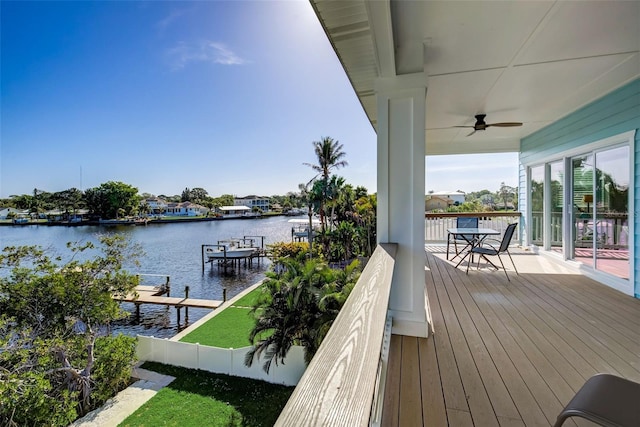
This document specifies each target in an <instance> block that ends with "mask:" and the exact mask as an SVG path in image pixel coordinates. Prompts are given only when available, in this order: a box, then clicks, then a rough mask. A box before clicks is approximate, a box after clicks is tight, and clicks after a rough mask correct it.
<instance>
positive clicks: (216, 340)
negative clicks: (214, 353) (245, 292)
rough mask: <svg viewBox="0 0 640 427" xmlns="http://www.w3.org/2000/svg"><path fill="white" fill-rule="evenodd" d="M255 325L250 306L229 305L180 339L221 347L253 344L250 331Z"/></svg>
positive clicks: (239, 346) (238, 346)
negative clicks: (250, 339)
mask: <svg viewBox="0 0 640 427" xmlns="http://www.w3.org/2000/svg"><path fill="white" fill-rule="evenodd" d="M254 325H255V319H254V318H253V315H251V314H250V313H249V309H248V308H237V307H227V308H225V309H224V310H223V311H222V312H220V314H218V315H217V316H215V317H213V318H211V319H210V320H209V321H208V322H206V323H204V324H203V325H202V326H200V327H199V328H197V329H196V330H194V331H193V332H191V333H189V334H187V335H185V336H184V337H182V339H181V340H180V341H182V342H190V343H196V342H197V343H200V344H202V345H209V346H212V347H221V348H241V347H247V346H249V345H251V343H250V342H249V332H250V331H251V329H252V328H253V326H254Z"/></svg>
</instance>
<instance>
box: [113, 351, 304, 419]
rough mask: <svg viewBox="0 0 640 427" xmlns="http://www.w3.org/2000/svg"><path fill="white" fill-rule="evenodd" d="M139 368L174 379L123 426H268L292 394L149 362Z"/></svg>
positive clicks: (284, 388) (278, 388)
mask: <svg viewBox="0 0 640 427" xmlns="http://www.w3.org/2000/svg"><path fill="white" fill-rule="evenodd" d="M143 368H145V369H149V370H152V371H156V372H160V373H162V374H166V375H171V376H174V377H176V379H175V380H174V381H173V382H172V383H171V384H169V385H168V386H167V387H165V388H163V389H162V390H160V391H159V392H158V393H157V394H156V395H155V396H154V397H153V398H151V399H150V400H149V401H148V402H147V403H145V404H144V405H143V406H141V407H140V408H139V409H138V410H137V411H136V412H134V413H133V414H131V415H130V416H129V417H128V418H127V419H126V420H124V421H123V422H122V423H121V424H120V426H121V427H133V426H141V427H155V426H160V425H162V426H180V427H190V426H193V427H200V426H220V427H222V426H225V427H227V426H243V427H251V426H272V425H273V424H274V423H275V421H276V419H277V418H278V416H279V415H280V412H281V411H282V408H284V405H285V404H286V403H287V400H288V399H289V396H290V395H291V393H292V392H293V389H294V388H293V387H287V386H282V385H276V384H269V383H267V382H264V381H258V380H251V379H248V378H240V377H231V376H228V375H223V374H214V373H210V372H205V371H199V370H193V369H186V368H179V367H175V366H169V365H162V364H159V363H151V362H147V363H145V364H144V365H143Z"/></svg>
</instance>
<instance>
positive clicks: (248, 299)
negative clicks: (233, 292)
mask: <svg viewBox="0 0 640 427" xmlns="http://www.w3.org/2000/svg"><path fill="white" fill-rule="evenodd" d="M261 293H262V286H258V287H257V288H255V289H254V290H252V291H251V292H249V293H248V294H246V295H245V296H243V297H242V298H240V299H238V301H236V302H234V303H233V305H234V306H236V307H253V305H254V304H255V303H256V302H257V301H258V298H259V297H260V294H261Z"/></svg>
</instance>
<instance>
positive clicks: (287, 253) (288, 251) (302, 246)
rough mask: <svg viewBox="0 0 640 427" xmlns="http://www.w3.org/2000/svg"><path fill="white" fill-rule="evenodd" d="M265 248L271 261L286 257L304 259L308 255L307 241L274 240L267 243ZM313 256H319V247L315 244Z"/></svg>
mask: <svg viewBox="0 0 640 427" xmlns="http://www.w3.org/2000/svg"><path fill="white" fill-rule="evenodd" d="M267 249H268V251H269V258H270V259H271V260H272V261H273V262H278V261H280V260H283V259H287V258H290V259H295V260H304V259H305V258H307V257H308V256H309V243H308V242H276V243H273V244H271V245H267ZM313 256H314V258H315V257H317V256H320V248H319V247H318V246H317V245H316V246H314V247H313Z"/></svg>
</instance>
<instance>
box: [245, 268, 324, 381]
mask: <svg viewBox="0 0 640 427" xmlns="http://www.w3.org/2000/svg"><path fill="white" fill-rule="evenodd" d="M282 265H283V268H282V269H281V270H280V271H281V272H279V273H276V272H273V271H270V272H267V277H268V278H267V280H265V282H264V286H265V294H264V295H263V297H262V298H261V299H260V300H259V301H258V303H257V304H256V305H255V306H254V307H253V309H252V312H253V313H256V314H257V320H256V325H255V327H254V328H253V330H252V331H251V333H250V335H249V340H250V341H251V342H252V343H253V344H254V346H253V348H252V349H251V350H250V351H249V352H248V353H247V356H246V358H245V364H246V365H247V366H251V364H252V363H253V359H254V357H255V356H258V357H260V355H261V354H262V353H264V355H265V357H264V358H265V363H264V365H263V369H264V370H265V371H266V372H269V368H270V367H271V363H272V362H273V361H274V360H275V362H276V364H278V363H282V362H283V361H284V359H285V357H286V355H287V353H288V352H289V349H290V348H291V347H292V346H293V345H294V344H295V343H299V344H300V345H302V346H303V347H304V348H305V360H306V361H307V362H308V361H310V360H311V358H312V357H313V354H315V349H316V348H317V347H316V346H315V341H316V339H315V337H314V334H313V329H314V328H313V325H314V323H315V319H316V318H317V317H318V315H319V307H318V301H319V300H320V296H319V293H320V289H321V288H322V287H323V286H324V284H325V283H327V282H330V281H331V275H332V271H331V270H330V269H329V268H328V267H327V266H326V264H322V263H321V262H320V261H318V260H313V259H312V260H308V261H307V262H305V263H301V262H298V261H296V260H293V259H285V260H282Z"/></svg>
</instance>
